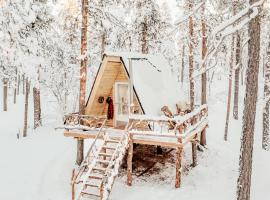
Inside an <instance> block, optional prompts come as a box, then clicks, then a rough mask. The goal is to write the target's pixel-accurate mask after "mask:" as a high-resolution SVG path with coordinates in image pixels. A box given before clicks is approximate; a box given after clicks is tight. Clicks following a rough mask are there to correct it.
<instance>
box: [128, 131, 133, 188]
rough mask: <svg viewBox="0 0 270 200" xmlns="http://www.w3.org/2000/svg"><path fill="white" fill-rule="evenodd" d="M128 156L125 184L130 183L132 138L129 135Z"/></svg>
mask: <svg viewBox="0 0 270 200" xmlns="http://www.w3.org/2000/svg"><path fill="white" fill-rule="evenodd" d="M128 145H129V147H128V158H127V184H128V185H129V186H131V185H132V157H133V138H132V135H129V141H128Z"/></svg>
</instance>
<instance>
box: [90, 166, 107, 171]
mask: <svg viewBox="0 0 270 200" xmlns="http://www.w3.org/2000/svg"><path fill="white" fill-rule="evenodd" d="M93 170H96V171H101V172H105V171H106V168H104V167H97V166H95V167H93Z"/></svg>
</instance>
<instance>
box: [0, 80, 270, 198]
mask: <svg viewBox="0 0 270 200" xmlns="http://www.w3.org/2000/svg"><path fill="white" fill-rule="evenodd" d="M1 90H2V87H1V85H0V94H1V97H2V91H1ZM211 92H212V94H211V98H210V100H209V101H210V103H209V105H210V110H209V112H210V113H209V120H210V127H209V129H208V130H207V144H208V145H207V150H205V151H204V152H203V153H199V156H198V159H199V165H198V166H197V167H196V168H192V169H190V170H188V171H187V170H186V169H187V166H188V165H189V164H190V163H191V154H190V152H191V149H190V146H189V147H187V148H186V149H185V158H184V160H183V164H184V166H183V169H184V171H185V172H184V175H183V179H182V180H183V182H182V187H181V188H180V189H175V188H174V176H175V169H174V165H171V164H169V163H168V164H166V166H165V167H164V170H162V172H161V173H160V174H159V175H153V176H150V177H149V176H142V177H140V178H137V177H135V176H133V178H134V182H133V186H132V187H128V186H126V176H121V177H118V178H117V180H116V182H115V185H114V187H113V192H112V194H111V199H112V200H122V199H124V200H133V199H134V200H135V199H136V200H138V199H148V200H155V199H166V200H176V199H181V200H195V199H207V200H216V199H219V200H232V199H236V198H235V193H236V181H237V176H238V159H239V150H240V135H241V120H239V121H235V120H231V124H230V131H229V141H228V142H224V141H223V134H224V121H225V111H226V94H227V80H225V81H222V80H219V81H218V82H215V83H214V85H213V86H212V91H211ZM10 99H12V98H11V97H10ZM259 100H260V97H259ZM260 101H261V100H260ZM29 102H30V108H32V99H30V101H29ZM23 105H24V99H23V96H22V95H20V96H19V99H18V104H17V105H13V103H11V102H10V103H9V111H8V112H6V113H4V112H3V111H0V130H1V140H0V177H1V179H0V199H5V200H17V199H20V200H66V199H70V198H71V190H70V178H71V171H72V168H73V167H74V162H75V154H76V143H75V141H74V140H73V139H71V138H65V137H64V136H63V135H62V131H55V130H54V127H55V126H56V125H58V123H59V120H58V117H57V115H56V113H55V110H56V109H55V108H54V106H53V103H52V102H51V101H49V100H47V99H46V98H45V97H44V96H43V102H42V108H43V111H44V113H45V114H44V115H43V118H44V119H43V123H44V126H43V127H42V128H39V129H37V130H36V131H33V130H32V123H33V122H32V118H31V117H30V120H29V121H30V122H29V124H30V126H29V130H28V131H29V136H28V137H27V138H20V139H19V140H18V139H17V137H16V134H17V133H18V130H21V132H22V127H23V126H22V124H23V121H22V120H23V109H24V106H23ZM260 105H261V104H260V103H259V106H258V112H257V113H258V118H257V126H256V127H257V128H256V132H255V135H256V137H255V144H254V162H253V176H252V191H251V192H252V199H253V200H260V199H267V197H269V196H270V190H269V188H270V182H269V179H270V175H269V173H267V171H268V170H269V169H270V158H269V156H270V152H265V151H263V150H261V111H260V110H261V106H260ZM0 106H1V110H2V98H1V100H0ZM240 113H242V111H240ZM29 115H30V116H32V109H30V110H29ZM240 118H241V117H240ZM161 178H162V179H163V180H162V181H161Z"/></svg>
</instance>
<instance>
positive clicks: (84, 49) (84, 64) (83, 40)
mask: <svg viewBox="0 0 270 200" xmlns="http://www.w3.org/2000/svg"><path fill="white" fill-rule="evenodd" d="M88 5H89V4H88V0H82V29H81V32H82V34H81V55H84V58H83V59H82V60H81V67H80V102H79V113H80V114H81V115H84V114H85V92H86V73H87V61H88V59H87V56H86V55H85V54H86V53H87V28H88V14H89V13H88V9H89V8H88ZM83 148H84V141H83V140H78V144H77V164H78V165H80V164H81V163H82V161H83V157H84V152H83Z"/></svg>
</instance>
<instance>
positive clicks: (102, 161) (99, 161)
mask: <svg viewBox="0 0 270 200" xmlns="http://www.w3.org/2000/svg"><path fill="white" fill-rule="evenodd" d="M97 162H98V163H102V164H107V165H108V164H109V163H110V161H108V160H97Z"/></svg>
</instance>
